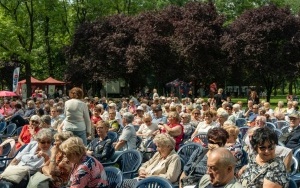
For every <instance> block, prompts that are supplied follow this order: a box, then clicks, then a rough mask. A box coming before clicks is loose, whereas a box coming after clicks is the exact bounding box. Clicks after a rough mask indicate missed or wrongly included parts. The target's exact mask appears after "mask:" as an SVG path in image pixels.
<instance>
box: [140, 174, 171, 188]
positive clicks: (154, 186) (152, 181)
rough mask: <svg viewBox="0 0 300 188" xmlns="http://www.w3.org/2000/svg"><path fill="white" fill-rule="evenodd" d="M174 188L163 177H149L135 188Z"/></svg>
mask: <svg viewBox="0 0 300 188" xmlns="http://www.w3.org/2000/svg"><path fill="white" fill-rule="evenodd" d="M149 187H151V188H173V186H172V184H171V183H170V182H169V181H168V180H167V179H165V178H162V177H156V176H152V177H148V178H145V179H143V180H141V181H139V182H138V183H137V184H136V186H135V188H149Z"/></svg>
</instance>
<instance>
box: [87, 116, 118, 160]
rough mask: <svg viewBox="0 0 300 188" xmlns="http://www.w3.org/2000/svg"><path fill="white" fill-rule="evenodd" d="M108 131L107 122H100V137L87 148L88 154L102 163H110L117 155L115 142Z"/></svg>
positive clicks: (98, 131)
mask: <svg viewBox="0 0 300 188" xmlns="http://www.w3.org/2000/svg"><path fill="white" fill-rule="evenodd" d="M108 129H109V123H108V122H107V121H99V122H98V123H97V127H96V131H97V134H98V136H99V137H98V138H95V139H94V140H92V141H91V142H90V143H89V145H88V146H87V154H89V155H92V156H93V157H95V158H96V159H98V160H99V161H100V162H101V163H104V162H109V161H110V158H111V157H112V156H113V154H114V153H115V149H114V147H113V145H112V143H113V142H112V140H111V138H109V137H108V135H107V132H108Z"/></svg>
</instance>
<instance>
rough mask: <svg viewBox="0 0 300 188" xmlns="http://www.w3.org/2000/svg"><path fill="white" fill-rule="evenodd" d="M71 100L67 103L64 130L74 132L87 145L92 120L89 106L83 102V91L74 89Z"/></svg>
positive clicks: (71, 91) (70, 95) (70, 93)
mask: <svg viewBox="0 0 300 188" xmlns="http://www.w3.org/2000/svg"><path fill="white" fill-rule="evenodd" d="M69 97H70V98H71V99H70V100H68V101H66V103H65V116H66V118H65V120H64V122H63V129H64V130H67V131H71V132H73V134H74V135H75V136H78V137H79V138H81V139H82V141H83V143H84V145H87V134H88V135H90V134H91V119H90V115H89V109H88V107H87V105H86V104H85V103H84V102H83V101H82V99H83V91H82V89H80V88H78V87H74V88H72V89H71V90H70V92H69Z"/></svg>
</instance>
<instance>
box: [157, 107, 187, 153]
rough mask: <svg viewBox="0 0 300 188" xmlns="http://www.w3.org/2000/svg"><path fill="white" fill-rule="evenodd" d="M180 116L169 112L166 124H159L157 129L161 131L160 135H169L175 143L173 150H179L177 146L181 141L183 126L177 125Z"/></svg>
mask: <svg viewBox="0 0 300 188" xmlns="http://www.w3.org/2000/svg"><path fill="white" fill-rule="evenodd" d="M180 120H181V119H180V116H179V114H178V113H177V112H174V111H172V112H169V114H168V124H159V125H158V128H159V129H160V130H161V133H168V134H169V135H171V136H172V137H173V138H174V139H175V141H176V145H175V150H176V151H177V150H178V149H179V144H180V143H181V141H182V140H183V126H182V125H181V124H180V123H179V122H180Z"/></svg>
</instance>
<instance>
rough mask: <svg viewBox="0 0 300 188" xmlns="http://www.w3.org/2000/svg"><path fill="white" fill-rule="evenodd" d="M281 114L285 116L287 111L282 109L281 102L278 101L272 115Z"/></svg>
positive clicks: (282, 103)
mask: <svg viewBox="0 0 300 188" xmlns="http://www.w3.org/2000/svg"><path fill="white" fill-rule="evenodd" d="M277 112H281V113H283V114H285V113H286V112H287V109H286V108H285V107H284V102H283V101H278V103H277V107H276V108H275V109H274V113H277Z"/></svg>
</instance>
